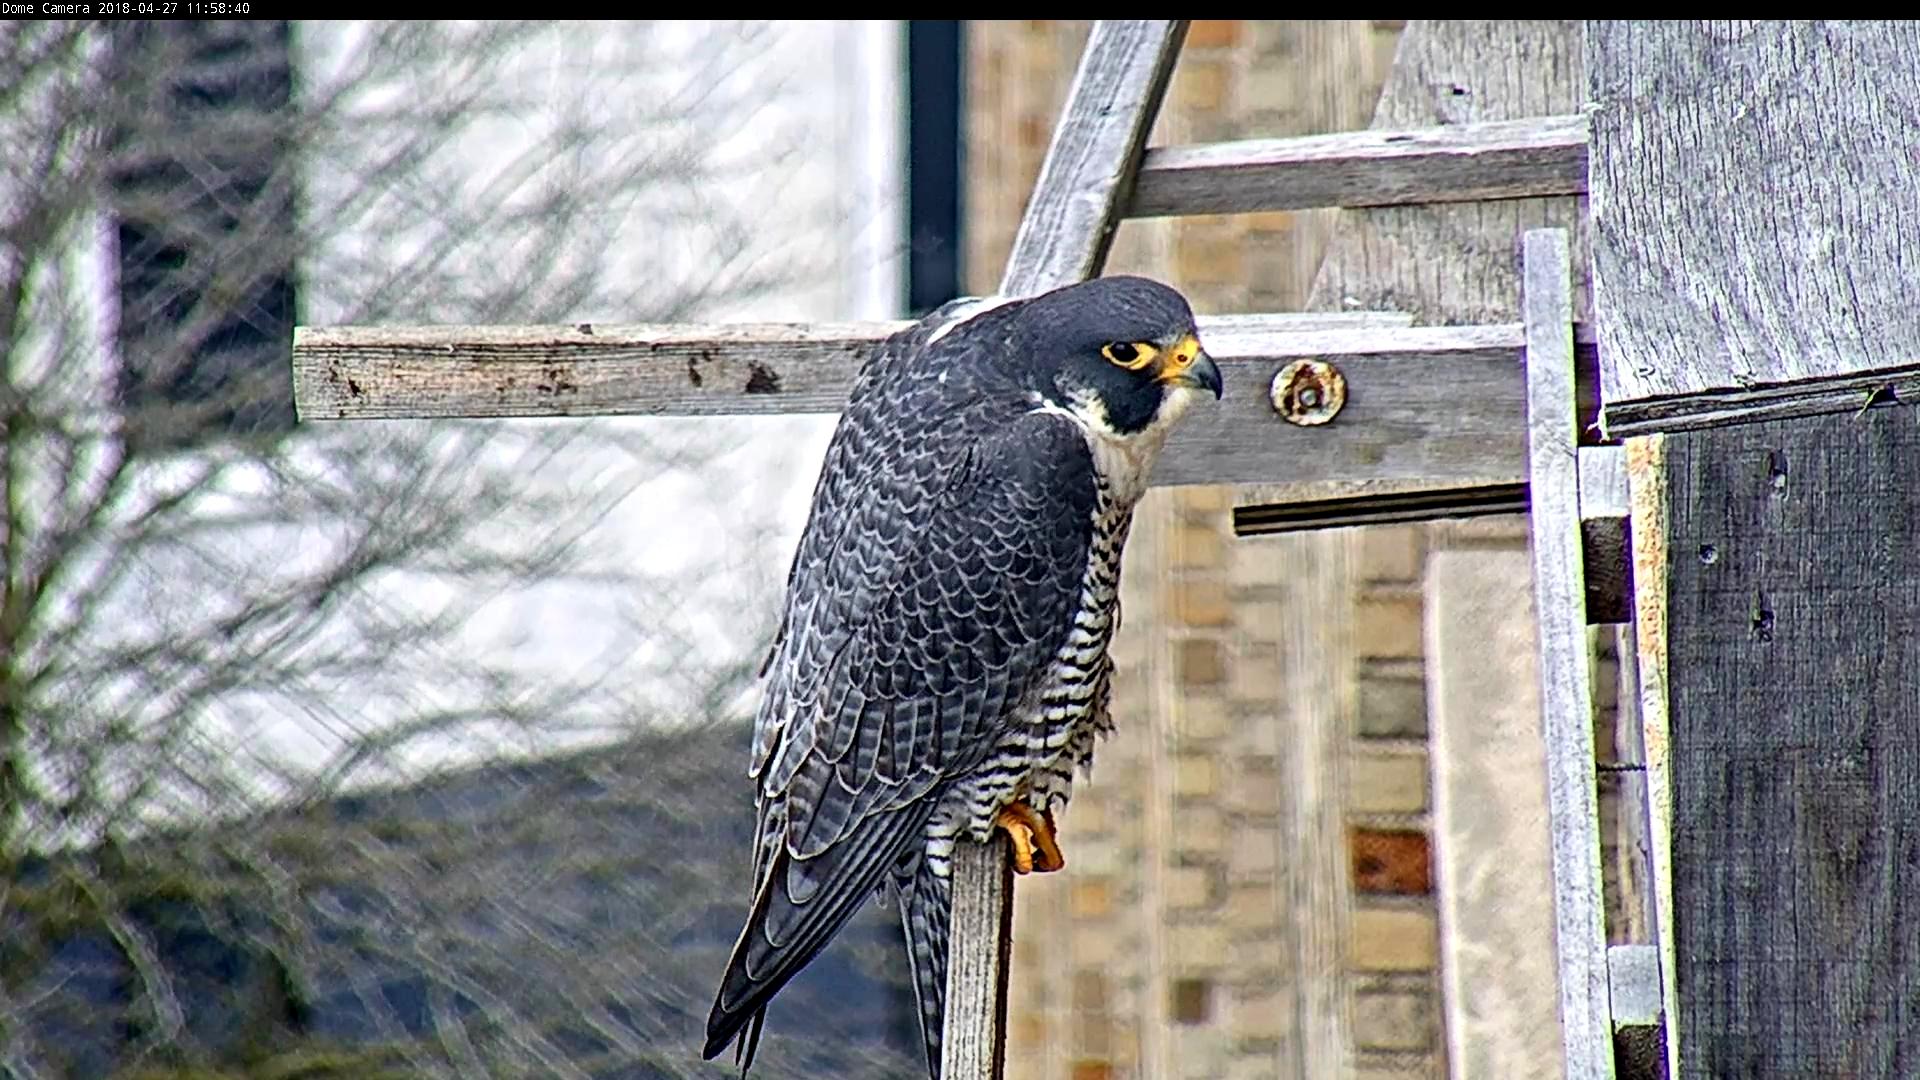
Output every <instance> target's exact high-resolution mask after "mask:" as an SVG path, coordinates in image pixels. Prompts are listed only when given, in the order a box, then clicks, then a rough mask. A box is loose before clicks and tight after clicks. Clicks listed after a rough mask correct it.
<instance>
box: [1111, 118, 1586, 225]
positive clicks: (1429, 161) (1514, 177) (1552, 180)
mask: <svg viewBox="0 0 1920 1080" xmlns="http://www.w3.org/2000/svg"><path fill="white" fill-rule="evenodd" d="M1586 190H1587V122H1586V118H1585V117H1584V116H1577V115H1576V116H1542V117H1534V118H1531V119H1523V120H1500V121H1493V122H1489V123H1475V124H1449V125H1445V126H1442V127H1432V128H1415V129H1411V130H1406V131H1387V130H1380V129H1370V130H1366V131H1345V132H1340V133H1338V134H1333V135H1306V136H1300V137H1296V138H1290V139H1247V140H1243V141H1239V142H1224V143H1212V144H1209V145H1204V146H1169V147H1156V148H1154V149H1151V150H1148V151H1147V155H1146V159H1145V160H1144V161H1143V162H1142V163H1141V166H1140V177H1139V179H1138V181H1137V182H1136V183H1135V185H1134V189H1133V200H1132V202H1131V203H1129V204H1128V206H1127V215H1128V216H1129V217H1164V216H1168V215H1174V214H1240V213H1250V212H1255V211H1262V210H1308V209H1313V208H1316V207H1370V206H1405V205H1412V204H1420V203H1446V202H1475V201H1479V200H1483V199H1517V198H1529V197H1534V196H1543V195H1579V194H1582V193H1584V192H1585V191H1586Z"/></svg>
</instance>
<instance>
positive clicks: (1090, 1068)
mask: <svg viewBox="0 0 1920 1080" xmlns="http://www.w3.org/2000/svg"><path fill="white" fill-rule="evenodd" d="M1072 1075H1073V1080H1113V1077H1114V1072H1113V1063H1112V1062H1110V1061H1097V1060H1095V1061H1076V1062H1074V1063H1073V1074H1072Z"/></svg>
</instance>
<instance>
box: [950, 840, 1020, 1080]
mask: <svg viewBox="0 0 1920 1080" xmlns="http://www.w3.org/2000/svg"><path fill="white" fill-rule="evenodd" d="M1009 851H1010V848H1009V845H1008V844H1007V841H1006V840H1005V838H1004V836H1003V835H1002V834H1000V833H995V834H994V838H993V840H992V841H991V842H989V843H985V844H972V843H966V844H960V845H957V846H956V847H955V848H954V852H953V925H952V928H951V934H952V938H951V940H952V942H953V948H952V949H951V950H950V952H949V954H948V957H947V1015H946V1028H945V1034H944V1035H943V1036H942V1039H943V1041H942V1042H941V1045H940V1075H941V1077H942V1078H943V1080H977V1078H997V1077H999V1076H1000V1075H1001V1073H1002V1072H1003V1071H1004V1069H1005V1065H1006V1026H1007V995H1006V983H1007V968H1008V962H1009V960H1010V959H1011V948H1012V943H1013V904H1012V903H1011V902H1010V897H1011V895H1012V892H1013V864H1012V861H1011V858H1010V856H1009V854H1008V853H1009Z"/></svg>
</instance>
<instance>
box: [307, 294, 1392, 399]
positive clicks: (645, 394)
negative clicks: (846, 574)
mask: <svg viewBox="0 0 1920 1080" xmlns="http://www.w3.org/2000/svg"><path fill="white" fill-rule="evenodd" d="M1408 321H1409V320H1408V317H1407V316H1405V315H1401V314H1398V313H1394V312H1339V313H1332V314H1321V313H1314V312H1309V313H1304V314H1280V315H1221V316H1211V317H1202V318H1201V320H1200V334H1201V338H1202V340H1203V341H1204V342H1205V343H1206V345H1207V347H1208V351H1209V352H1212V353H1214V354H1215V355H1216V356H1220V357H1245V356H1249V355H1252V354H1254V353H1256V352H1257V351H1258V350H1259V349H1260V348H1261V346H1262V343H1263V342H1264V341H1265V340H1266V339H1267V338H1269V337H1271V336H1272V335H1276V334H1296V333H1302V332H1307V331H1350V330H1362V329H1368V328H1375V329H1379V328H1387V327H1394V326H1405V325H1406V324H1407V322H1408ZM907 325H909V324H908V323H905V322H860V323H714V324H704V325H624V326H622V325H594V324H588V323H582V324H579V325H577V326H413V327H387V326H337V327H299V328H297V329H296V330H295V331H294V338H293V367H294V402H295V405H296V406H297V408H298V409H299V414H300V418H301V419H302V420H309V421H311V420H359V419H392V418H400V417H427V418H435V417H464V416H609V415H639V416H729V415H736V414H757V413H808V412H838V411H839V409H840V407H841V406H842V405H843V404H845V402H846V397H847V392H848V390H849V389H850V388H851V387H852V386H853V378H854V374H855V373H856V372H857V371H858V370H859V367H860V362H861V360H862V358H863V357H864V356H865V355H866V350H867V349H869V348H871V347H872V346H873V344H874V343H875V342H877V341H879V340H881V339H882V338H884V337H886V336H887V335H889V334H892V333H894V332H895V331H897V330H900V329H901V328H903V327H905V326H907Z"/></svg>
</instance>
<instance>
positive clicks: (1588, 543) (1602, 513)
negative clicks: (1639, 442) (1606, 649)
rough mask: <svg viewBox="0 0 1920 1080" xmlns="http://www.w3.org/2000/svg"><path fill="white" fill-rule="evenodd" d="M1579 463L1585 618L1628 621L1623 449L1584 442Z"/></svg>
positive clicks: (1629, 564)
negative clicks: (1585, 601) (1585, 591)
mask: <svg viewBox="0 0 1920 1080" xmlns="http://www.w3.org/2000/svg"><path fill="white" fill-rule="evenodd" d="M1579 468H1580V552H1581V559H1580V562H1581V566H1582V567H1584V568H1585V577H1586V590H1587V622H1589V623H1593V624H1601V623H1624V622H1628V621H1629V620H1631V619H1632V618H1633V529H1632V525H1631V523H1630V522H1629V521H1628V508H1627V503H1628V496H1627V452H1626V448H1625V447H1622V446H1583V447H1581V448H1580V461H1579Z"/></svg>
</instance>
